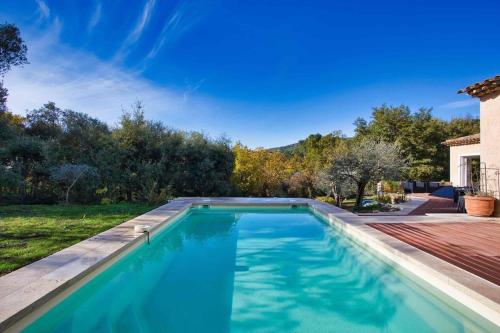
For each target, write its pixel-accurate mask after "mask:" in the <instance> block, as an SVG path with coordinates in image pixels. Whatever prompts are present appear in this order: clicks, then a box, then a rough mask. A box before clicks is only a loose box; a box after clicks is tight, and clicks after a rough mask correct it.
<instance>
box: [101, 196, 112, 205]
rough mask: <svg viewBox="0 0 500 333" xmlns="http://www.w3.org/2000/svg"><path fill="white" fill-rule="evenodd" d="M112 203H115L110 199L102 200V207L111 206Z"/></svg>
mask: <svg viewBox="0 0 500 333" xmlns="http://www.w3.org/2000/svg"><path fill="white" fill-rule="evenodd" d="M112 203H113V201H112V200H111V199H110V198H102V199H101V205H110V204H112Z"/></svg>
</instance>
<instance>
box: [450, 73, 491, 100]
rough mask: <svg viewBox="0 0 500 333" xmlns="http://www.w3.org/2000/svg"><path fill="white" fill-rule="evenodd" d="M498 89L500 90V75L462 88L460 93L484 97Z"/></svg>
mask: <svg viewBox="0 0 500 333" xmlns="http://www.w3.org/2000/svg"><path fill="white" fill-rule="evenodd" d="M496 91H500V75H496V76H494V77H492V78H489V79H486V80H484V81H482V82H477V83H474V84H472V85H470V86H468V87H465V88H463V89H460V90H459V91H458V93H459V94H461V93H466V94H469V95H471V96H475V97H483V96H486V95H488V94H491V93H494V92H496Z"/></svg>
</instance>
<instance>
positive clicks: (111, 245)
mask: <svg viewBox="0 0 500 333" xmlns="http://www.w3.org/2000/svg"><path fill="white" fill-rule="evenodd" d="M200 204H208V205H290V204H299V205H308V206H309V207H310V208H311V209H312V210H313V211H315V212H316V213H318V214H320V215H322V216H323V217H325V219H326V220H328V221H329V223H330V224H332V225H334V226H336V227H338V228H339V229H341V230H342V231H344V232H345V233H346V234H347V236H349V237H351V238H353V239H355V240H356V241H357V242H358V243H359V244H360V245H362V246H365V247H367V248H370V250H372V251H375V252H376V253H378V254H379V255H380V256H381V257H383V258H384V260H387V261H389V262H391V263H394V264H396V266H397V267H398V268H400V269H401V270H402V271H405V272H408V271H409V272H411V273H413V274H415V275H416V276H418V277H420V278H421V279H423V280H424V281H426V282H427V283H429V284H431V285H433V286H434V287H436V288H437V289H439V290H441V291H442V292H443V293H445V294H447V295H448V296H450V297H452V298H454V299H456V300H457V301H459V302H461V303H462V304H464V305H465V306H467V307H469V308H471V309H473V311H476V312H477V313H479V314H480V315H482V316H483V317H485V318H487V319H488V320H490V321H492V322H493V323H495V324H496V325H498V326H500V285H499V275H500V270H499V266H500V265H499V258H500V247H499V245H498V241H496V240H498V239H500V220H499V219H498V218H497V219H495V218H486V219H485V218H471V217H467V216H465V215H463V214H442V216H438V215H439V214H436V215H432V216H358V215H355V214H352V213H350V212H348V211H345V210H342V209H340V208H338V207H335V206H332V205H329V204H326V203H322V202H318V201H315V200H311V199H299V198H297V199H295V198H178V199H175V200H173V201H171V202H169V203H168V204H166V205H163V206H161V207H159V208H157V209H154V210H152V211H150V212H148V213H146V214H143V215H141V216H138V217H136V218H134V219H132V220H129V221H127V222H124V223H122V224H120V225H118V226H116V227H114V228H111V229H109V230H107V231H105V232H103V233H101V234H99V235H96V236H94V237H91V238H89V239H87V240H85V241H83V242H80V243H78V244H75V245H73V246H71V247H69V248H66V249H64V250H62V251H59V252H57V253H55V254H53V255H51V256H48V257H46V258H44V259H41V260H39V261H37V262H34V263H32V264H30V265H27V266H25V267H23V268H20V269H18V270H16V271H14V272H12V273H9V274H7V275H5V276H2V277H0V331H4V330H6V329H9V330H11V331H16V330H19V328H20V327H22V325H24V323H26V322H27V321H30V320H32V319H34V318H36V316H37V315H39V314H40V313H43V311H44V310H46V309H47V308H49V307H50V306H51V305H53V304H55V302H57V300H58V299H60V298H61V297H64V296H65V295H67V294H68V293H69V292H70V291H71V290H73V289H74V288H77V287H78V286H79V285H81V284H82V283H84V282H85V281H87V280H88V279H90V278H91V277H92V276H94V275H95V274H97V273H98V272H99V271H101V270H102V269H103V268H105V267H106V266H107V265H109V264H111V263H112V262H113V261H114V260H116V259H117V258H119V257H120V255H123V254H125V253H126V252H127V251H128V250H130V249H131V248H133V246H134V244H136V243H138V242H144V241H145V240H146V235H145V234H141V233H136V232H135V231H134V226H136V225H148V226H150V230H151V233H152V234H154V233H155V232H157V231H158V229H159V228H160V227H162V226H165V225H168V224H169V223H170V222H172V221H173V220H174V218H175V217H177V216H179V215H181V214H182V213H183V212H185V211H186V210H187V209H188V208H189V207H191V206H194V205H200Z"/></svg>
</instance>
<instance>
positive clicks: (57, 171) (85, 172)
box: [50, 164, 98, 204]
mask: <svg viewBox="0 0 500 333" xmlns="http://www.w3.org/2000/svg"><path fill="white" fill-rule="evenodd" d="M97 176H98V174H97V170H96V169H95V168H93V167H91V166H89V165H86V164H64V165H61V166H60V167H55V168H52V169H51V172H50V178H51V180H53V181H55V182H57V183H59V184H61V185H62V186H63V187H64V189H65V191H64V192H65V195H64V198H65V200H64V201H65V203H66V204H69V193H70V191H71V189H72V188H73V187H74V186H75V185H76V183H77V182H78V181H79V180H81V179H83V178H87V180H90V182H89V185H90V187H93V186H92V185H94V184H95V182H94V181H93V180H95V178H96V177H97Z"/></svg>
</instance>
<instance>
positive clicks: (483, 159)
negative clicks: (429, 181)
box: [444, 75, 500, 216]
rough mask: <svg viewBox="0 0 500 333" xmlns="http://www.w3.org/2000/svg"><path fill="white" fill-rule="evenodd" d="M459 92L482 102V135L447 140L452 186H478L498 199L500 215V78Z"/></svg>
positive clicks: (496, 77) (497, 206)
mask: <svg viewBox="0 0 500 333" xmlns="http://www.w3.org/2000/svg"><path fill="white" fill-rule="evenodd" d="M458 93H466V94H468V95H470V96H472V97H474V98H479V101H480V122H481V125H480V133H477V134H474V135H469V136H465V137H461V138H455V139H450V140H446V141H445V142H444V144H445V145H447V146H449V147H450V181H451V182H452V184H453V186H459V187H462V186H473V185H474V186H478V185H479V187H480V189H481V191H485V192H489V193H491V194H492V195H494V196H495V197H496V199H497V200H495V215H497V216H499V215H500V201H499V199H500V75H497V76H495V77H492V78H490V79H486V80H484V81H482V82H478V83H475V84H473V85H470V86H468V87H466V88H464V89H461V90H459V91H458Z"/></svg>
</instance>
